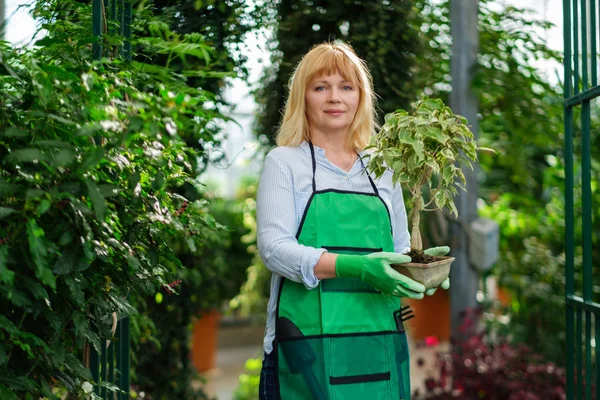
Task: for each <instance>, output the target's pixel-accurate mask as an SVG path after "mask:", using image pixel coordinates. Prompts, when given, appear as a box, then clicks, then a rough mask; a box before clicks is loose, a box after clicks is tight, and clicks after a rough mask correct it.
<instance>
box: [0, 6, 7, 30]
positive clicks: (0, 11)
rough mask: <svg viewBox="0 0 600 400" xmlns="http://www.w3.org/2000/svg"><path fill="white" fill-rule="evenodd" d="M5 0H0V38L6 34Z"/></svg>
mask: <svg viewBox="0 0 600 400" xmlns="http://www.w3.org/2000/svg"><path fill="white" fill-rule="evenodd" d="M6 25H7V23H6V1H5V0H0V40H4V38H5V36H6Z"/></svg>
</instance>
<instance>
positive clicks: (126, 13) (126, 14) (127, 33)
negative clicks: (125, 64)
mask: <svg viewBox="0 0 600 400" xmlns="http://www.w3.org/2000/svg"><path fill="white" fill-rule="evenodd" d="M131 20H132V15H131V1H129V0H125V4H124V10H123V36H124V37H125V46H124V48H123V50H124V54H125V59H127V60H131Z"/></svg>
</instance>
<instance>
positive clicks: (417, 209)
mask: <svg viewBox="0 0 600 400" xmlns="http://www.w3.org/2000/svg"><path fill="white" fill-rule="evenodd" d="M421 203H423V200H422V198H421V196H420V193H419V194H417V195H413V204H414V207H413V209H412V210H410V213H409V215H408V219H409V221H410V226H411V230H410V248H411V250H423V242H422V240H421V230H420V229H419V225H420V222H421Z"/></svg>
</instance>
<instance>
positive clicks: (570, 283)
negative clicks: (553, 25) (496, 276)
mask: <svg viewBox="0 0 600 400" xmlns="http://www.w3.org/2000/svg"><path fill="white" fill-rule="evenodd" d="M563 19H564V20H563V31H564V43H565V44H564V52H565V54H564V74H565V78H564V98H565V100H566V99H569V98H570V97H571V95H572V86H571V85H572V81H571V79H572V70H571V65H572V64H571V4H570V0H563ZM564 127H565V144H564V156H565V263H566V265H565V278H566V282H565V286H566V287H565V299H566V300H567V304H566V329H567V332H566V337H565V339H566V342H567V348H566V355H567V385H566V386H567V387H566V389H567V399H569V400H572V399H573V398H574V395H575V386H574V383H575V374H574V370H573V366H574V365H575V357H574V350H575V349H574V348H573V342H574V339H575V338H574V332H573V331H574V325H575V315H574V307H573V305H572V304H571V303H570V302H569V301H568V299H569V297H571V296H573V294H574V293H575V282H574V276H573V275H574V271H575V267H574V264H573V263H574V254H575V251H574V242H575V230H574V224H573V223H574V219H575V217H574V215H573V109H572V108H571V107H565V121H564Z"/></svg>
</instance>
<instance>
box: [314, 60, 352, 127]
mask: <svg viewBox="0 0 600 400" xmlns="http://www.w3.org/2000/svg"><path fill="white" fill-rule="evenodd" d="M305 99H306V113H307V116H308V123H309V125H310V129H311V130H318V131H321V132H323V133H327V132H333V131H340V130H348V129H349V128H350V125H351V124H352V121H353V120H354V116H355V115H356V109H357V108H358V103H359V101H360V90H359V88H358V87H357V85H356V84H355V83H353V82H350V81H347V80H345V79H344V78H343V77H342V76H341V75H340V74H339V73H337V72H336V73H335V74H333V75H328V76H325V75H321V76H316V77H315V78H314V79H313V80H312V81H311V82H310V84H309V85H308V88H307V90H306V97H305Z"/></svg>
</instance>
